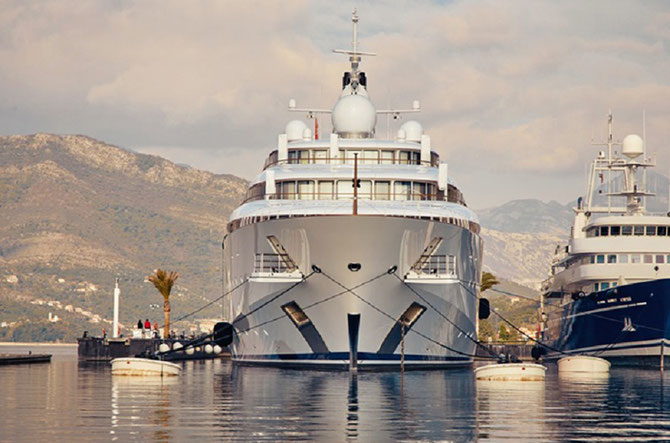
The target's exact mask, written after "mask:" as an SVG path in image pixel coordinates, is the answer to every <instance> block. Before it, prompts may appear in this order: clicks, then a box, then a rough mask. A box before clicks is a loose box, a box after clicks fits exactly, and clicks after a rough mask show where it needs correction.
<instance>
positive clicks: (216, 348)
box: [213, 345, 223, 354]
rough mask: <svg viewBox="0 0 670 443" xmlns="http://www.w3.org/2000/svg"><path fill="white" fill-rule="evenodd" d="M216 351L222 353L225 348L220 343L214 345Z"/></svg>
mask: <svg viewBox="0 0 670 443" xmlns="http://www.w3.org/2000/svg"><path fill="white" fill-rule="evenodd" d="M213 350H214V353H215V354H220V353H221V352H222V351H223V348H222V347H221V346H219V345H214V349H213Z"/></svg>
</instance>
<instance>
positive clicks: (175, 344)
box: [172, 341, 184, 351]
mask: <svg viewBox="0 0 670 443" xmlns="http://www.w3.org/2000/svg"><path fill="white" fill-rule="evenodd" d="M183 347H184V346H183V345H182V344H181V343H179V342H178V341H176V342H174V344H173V345H172V350H173V351H176V350H178V349H181V348H183Z"/></svg>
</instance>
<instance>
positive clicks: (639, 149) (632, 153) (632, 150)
mask: <svg viewBox="0 0 670 443" xmlns="http://www.w3.org/2000/svg"><path fill="white" fill-rule="evenodd" d="M622 145H623V149H622V150H621V151H622V153H623V155H625V156H626V157H628V158H635V157H637V156H638V155H642V154H643V153H644V141H643V140H642V137H640V136H639V135H636V134H630V135H627V136H625V137H624V138H623V143H622Z"/></svg>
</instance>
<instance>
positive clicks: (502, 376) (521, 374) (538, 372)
mask: <svg viewBox="0 0 670 443" xmlns="http://www.w3.org/2000/svg"><path fill="white" fill-rule="evenodd" d="M546 371H547V368H546V367H545V366H542V365H538V364H536V363H493V364H490V365H486V366H482V367H479V368H477V369H475V377H476V378H477V380H496V381H507V380H514V381H542V380H544V375H545V372H546Z"/></svg>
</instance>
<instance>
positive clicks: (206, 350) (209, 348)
mask: <svg viewBox="0 0 670 443" xmlns="http://www.w3.org/2000/svg"><path fill="white" fill-rule="evenodd" d="M213 351H214V347H213V346H212V345H209V344H207V345H205V353H206V354H211V353H212V352H213Z"/></svg>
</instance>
